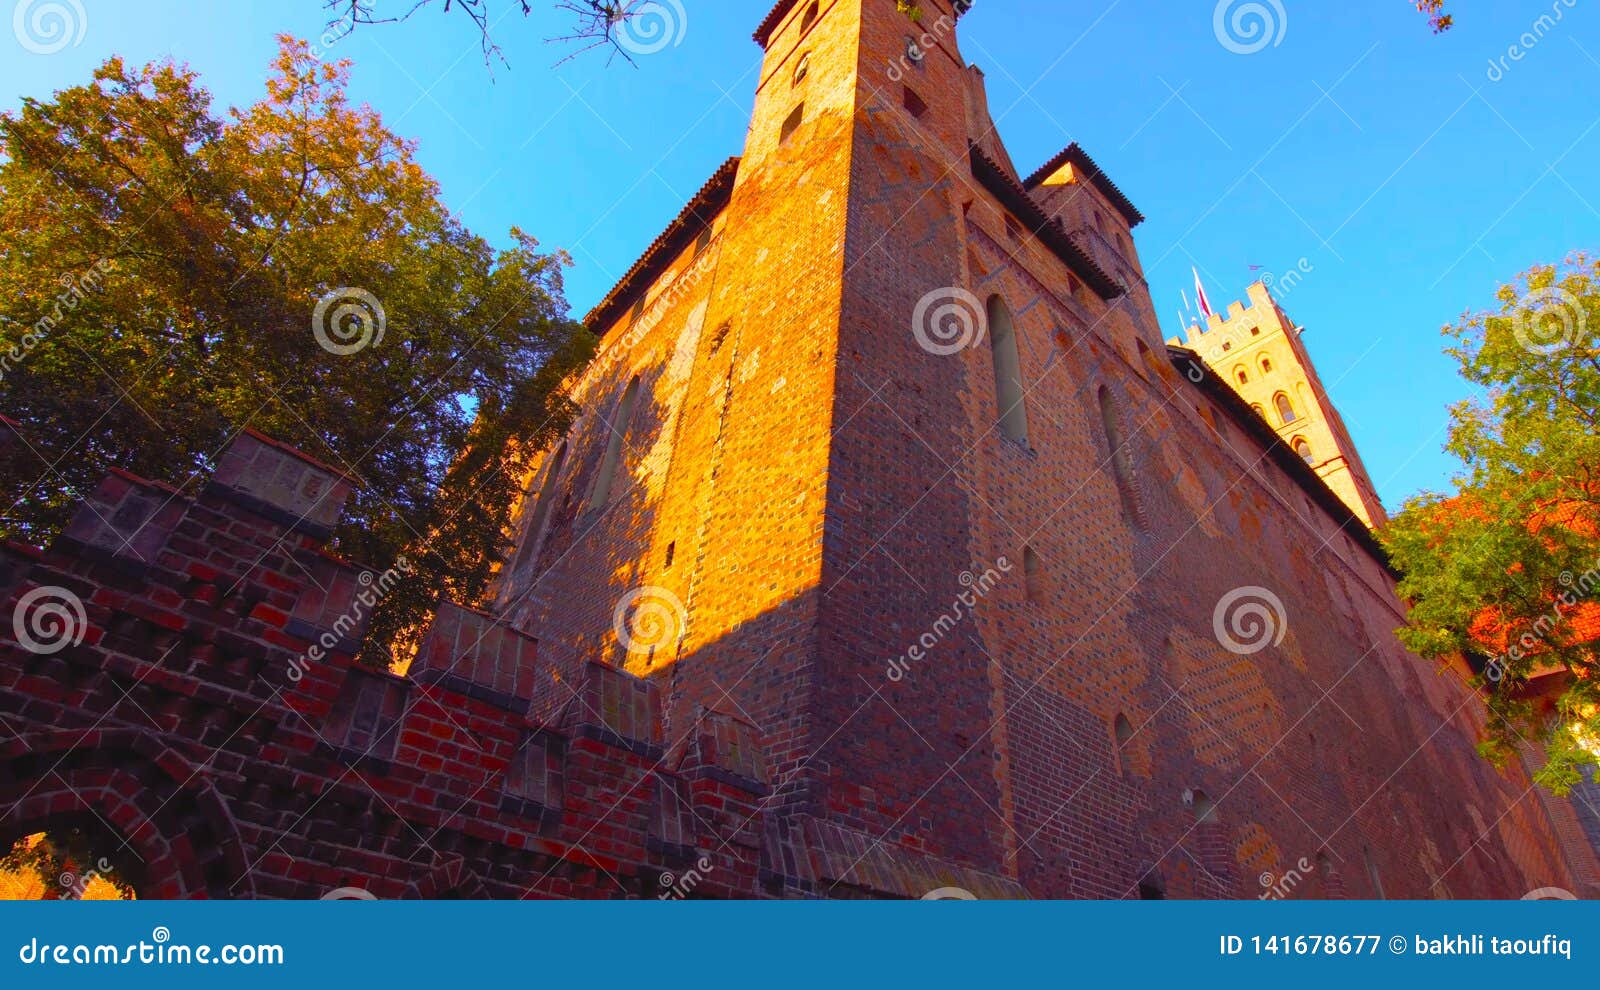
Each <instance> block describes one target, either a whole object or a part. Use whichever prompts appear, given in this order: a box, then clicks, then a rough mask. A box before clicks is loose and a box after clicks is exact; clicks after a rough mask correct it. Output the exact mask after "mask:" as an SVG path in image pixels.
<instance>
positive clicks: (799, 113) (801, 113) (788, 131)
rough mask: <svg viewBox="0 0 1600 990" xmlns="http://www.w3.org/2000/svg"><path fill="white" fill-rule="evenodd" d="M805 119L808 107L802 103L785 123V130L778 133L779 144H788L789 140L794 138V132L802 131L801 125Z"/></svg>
mask: <svg viewBox="0 0 1600 990" xmlns="http://www.w3.org/2000/svg"><path fill="white" fill-rule="evenodd" d="M805 119H806V105H805V104H804V103H802V104H800V105H799V106H797V107H795V108H794V112H793V113H791V114H789V117H788V119H786V120H785V121H784V122H783V129H782V130H780V131H779V132H778V143H779V144H788V143H789V139H790V138H792V137H794V132H795V131H798V130H799V129H800V125H801V123H803V122H804V121H805Z"/></svg>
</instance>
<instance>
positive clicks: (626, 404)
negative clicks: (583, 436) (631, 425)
mask: <svg viewBox="0 0 1600 990" xmlns="http://www.w3.org/2000/svg"><path fill="white" fill-rule="evenodd" d="M638 398H639V376H638V375H634V376H633V379H632V380H631V381H629V382H628V387H627V388H626V389H625V390H624V391H623V393H622V401H620V402H618V403H617V408H616V410H615V411H614V412H613V413H612V415H611V421H610V422H609V423H607V424H606V428H607V429H608V430H609V432H610V436H609V437H608V438H607V439H606V452H605V456H604V457H602V458H601V459H600V474H599V475H598V476H597V477H596V478H595V482H594V494H593V495H592V496H590V498H589V508H590V509H598V508H600V507H601V506H603V505H605V504H606V503H607V502H608V501H610V500H611V487H612V483H613V482H614V481H615V480H616V476H617V465H618V464H619V463H620V462H621V460H622V442H623V441H624V440H626V439H627V437H628V421H629V420H631V419H633V407H634V404H635V403H636V402H637V401H638Z"/></svg>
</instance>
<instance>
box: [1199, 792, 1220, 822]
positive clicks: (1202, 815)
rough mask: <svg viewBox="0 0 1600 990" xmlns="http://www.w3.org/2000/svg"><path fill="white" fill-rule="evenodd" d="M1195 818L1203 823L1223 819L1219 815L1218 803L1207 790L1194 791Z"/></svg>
mask: <svg viewBox="0 0 1600 990" xmlns="http://www.w3.org/2000/svg"><path fill="white" fill-rule="evenodd" d="M1194 820H1195V821H1196V822H1199V823H1200V824H1202V825H1210V824H1213V823H1215V822H1218V821H1221V819H1219V818H1218V817H1217V803H1216V802H1215V801H1213V800H1211V798H1210V796H1208V795H1207V794H1206V792H1205V791H1195V792H1194Z"/></svg>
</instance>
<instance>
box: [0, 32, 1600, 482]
mask: <svg viewBox="0 0 1600 990" xmlns="http://www.w3.org/2000/svg"><path fill="white" fill-rule="evenodd" d="M47 2H48V0H20V2H19V0H0V6H4V7H9V8H11V13H12V14H13V27H15V23H16V15H17V10H18V9H19V8H29V9H32V7H39V6H42V5H44V4H46V3H47ZM57 2H60V3H63V4H64V5H65V7H66V9H68V10H69V15H70V16H71V17H72V18H73V21H74V30H73V32H72V34H71V35H70V36H69V42H76V43H75V44H73V43H69V44H68V45H67V47H65V48H64V49H63V50H61V51H58V52H54V53H51V54H37V53H34V52H31V51H29V50H27V49H26V48H25V47H24V46H23V45H22V44H21V43H20V42H19V41H18V39H17V37H16V32H15V30H14V31H12V32H0V108H6V109H9V108H12V107H15V106H16V105H17V103H18V101H19V99H20V98H21V97H22V96H24V95H28V96H37V97H43V96H47V95H48V94H49V93H50V92H52V91H53V90H55V89H58V88H60V87H62V86H65V85H71V84H74V83H78V82H81V81H83V80H85V79H86V78H87V77H88V74H89V73H90V71H91V70H92V68H93V67H94V66H95V65H96V64H97V63H98V62H100V61H101V60H103V59H104V58H106V57H107V56H109V55H111V54H113V53H120V54H122V55H123V56H124V57H126V58H127V59H129V60H130V61H134V62H143V61H148V60H152V59H161V58H166V57H169V56H170V57H172V58H174V59H176V60H178V61H180V62H187V63H189V64H190V65H192V66H193V67H194V68H195V69H197V70H198V71H199V72H200V73H201V75H202V77H203V79H204V82H205V84H206V85H207V86H208V88H209V89H210V90H211V92H212V93H213V95H214V96H215V98H216V100H217V102H218V104H219V106H228V105H236V104H241V103H248V102H251V101H253V100H254V99H256V98H257V97H258V96H259V94H260V92H261V82H262V79H263V77H264V75H265V71H266V66H267V64H268V61H269V60H270V58H271V55H272V53H273V50H274V47H275V43H274V41H273V36H274V35H275V34H276V33H277V32H280V31H287V32H292V33H296V34H299V35H301V36H303V37H313V38H314V37H315V36H317V35H318V34H320V33H321V32H322V30H323V25H324V22H325V20H326V17H327V12H326V11H325V10H324V9H323V8H322V5H321V0H277V2H270V3H269V2H266V0H258V2H236V3H226V4H224V3H216V2H209V3H198V2H181V0H159V2H141V3H133V2H126V0H57ZM489 2H490V4H491V6H492V8H494V14H495V16H501V15H502V14H503V15H504V16H503V18H502V19H501V20H500V21H499V23H498V24H497V26H496V30H495V34H496V38H497V40H498V41H499V42H500V44H501V46H502V48H503V49H504V52H505V55H506V57H507V59H508V60H509V62H510V66H509V67H507V66H503V65H499V64H496V65H495V66H494V67H493V71H492V72H491V71H490V69H489V68H486V67H485V65H484V61H483V58H482V56H481V54H480V52H479V50H478V47H477V46H478V39H477V35H476V33H475V30H474V29H473V28H472V26H471V25H470V24H469V23H468V22H467V21H466V20H465V18H462V17H460V16H459V15H457V14H451V15H449V16H448V17H447V16H445V15H443V14H441V13H438V12H435V11H428V10H425V11H422V12H420V13H418V14H416V15H415V16H414V17H413V19H412V20H411V22H409V23H408V24H404V25H401V26H395V27H387V26H386V27H371V28H362V29H360V30H358V31H357V32H356V33H355V34H354V35H353V36H351V37H349V38H347V39H344V40H342V41H340V42H339V43H338V44H337V45H335V46H334V47H333V49H332V52H331V54H333V55H335V56H339V57H346V58H349V59H351V60H353V61H354V63H355V68H354V80H353V90H354V93H355V96H356V97H357V98H358V99H361V100H365V101H367V102H369V103H370V104H371V105H372V106H374V107H375V108H377V109H378V110H379V111H380V112H381V113H382V114H383V115H384V118H385V121H386V123H387V124H388V125H389V126H390V127H391V128H392V129H393V130H395V131H397V132H398V133H400V134H403V135H406V136H408V137H412V138H415V139H416V140H418V141H419V142H420V150H419V157H420V159H421V161H422V163H423V164H424V166H425V167H426V168H427V169H428V170H429V171H430V172H432V173H433V175H434V176H435V177H437V178H438V179H439V181H440V183H441V184H442V186H443V190H444V196H445V200H446V202H447V203H448V204H449V205H450V207H451V208H452V209H454V210H456V211H457V212H458V213H460V214H461V216H462V217H463V219H464V220H465V222H466V223H467V224H468V226H469V227H471V228H472V229H473V230H475V231H477V232H478V233H480V234H483V235H484V236H486V237H489V238H490V239H491V240H494V241H496V242H503V241H504V240H505V239H506V238H505V233H506V231H507V229H508V228H509V227H511V226H512V225H513V224H516V225H520V226H522V227H523V228H525V229H526V230H528V231H529V232H530V233H532V234H534V235H535V236H537V237H538V238H540V240H541V241H543V242H544V243H545V244H546V245H548V246H551V247H564V248H566V249H567V250H569V251H570V252H571V253H572V255H573V258H574V260H575V262H576V266H575V267H574V268H573V269H572V271H571V272H570V273H569V277H568V296H569V298H570V300H571V302H572V304H573V308H574V310H575V311H577V313H579V314H582V313H583V312H586V311H587V310H588V308H589V307H590V306H591V305H592V304H593V303H594V302H595V301H596V300H598V299H599V298H600V297H601V296H602V295H603V294H604V293H605V291H606V289H607V288H609V287H610V285H611V283H612V282H613V281H614V280H615V279H616V278H617V277H618V276H619V275H620V274H621V273H622V272H624V271H625V270H626V269H627V268H628V266H629V265H630V264H632V262H633V260H634V259H635V258H636V257H637V256H638V254H639V253H640V252H641V251H642V250H643V249H644V247H645V246H646V245H647V244H648V243H649V242H650V240H651V239H652V238H654V237H655V235H656V234H657V233H659V232H660V230H661V229H662V228H663V227H664V226H665V225H666V223H667V222H668V221H669V220H670V219H671V218H672V217H673V216H674V215H676V213H677V212H678V211H679V209H681V207H682V205H683V202H684V201H685V200H686V199H687V198H688V197H689V196H690V195H692V194H693V192H694V191H695V190H696V189H697V188H699V186H700V185H701V184H702V183H703V182H704V181H705V179H706V178H707V177H708V176H709V175H710V174H711V172H712V170H713V169H714V168H715V167H716V166H717V164H719V163H720V162H721V161H722V160H723V159H725V158H726V157H728V156H729V155H732V154H737V153H738V152H739V151H740V149H741V147H742V144H743V138H744V130H745V124H746V121H747V117H748V113H749V109H750V104H751V100H752V93H753V88H754V74H755V70H756V68H757V66H758V64H759V58H760V52H759V50H758V49H757V47H756V46H755V44H754V43H753V42H752V41H751V40H750V34H751V32H752V30H753V29H754V27H755V25H756V24H757V23H758V22H759V21H760V19H761V17H762V16H763V15H764V14H765V13H766V10H767V9H768V3H767V0H758V2H749V0H738V2H736V0H681V3H682V5H683V7H684V9H685V14H686V16H685V17H684V19H683V21H682V23H681V24H680V25H679V30H678V31H677V32H676V33H675V35H674V38H675V40H676V41H677V44H674V45H670V46H668V47H666V48H664V49H663V50H662V51H660V52H656V53H654V54H650V55H647V56H643V57H641V58H639V59H638V66H637V68H633V67H629V66H628V65H627V64H625V63H622V62H615V63H613V64H611V65H609V66H608V65H607V64H606V61H605V59H604V57H603V56H601V55H596V54H590V55H586V56H580V57H579V58H578V59H576V60H574V61H570V62H567V63H565V64H562V65H559V66H558V65H556V63H557V61H558V60H559V59H560V58H561V57H562V56H563V55H564V54H566V53H568V52H569V51H570V49H569V48H563V47H561V46H557V45H550V44H547V43H545V41H544V39H545V38H547V37H551V36H555V35H558V34H560V33H562V29H563V27H564V26H565V25H566V22H565V20H564V19H563V18H562V17H561V16H560V15H559V14H558V13H556V12H554V11H549V10H545V9H543V8H544V7H546V6H548V3H545V4H536V6H539V7H540V8H541V9H540V10H539V11H538V12H537V13H536V15H535V16H534V17H533V18H531V19H528V20H524V19H523V18H522V17H521V16H520V15H519V14H516V13H506V12H507V11H510V10H511V9H512V8H513V7H514V6H515V4H514V0H489ZM74 3H76V4H78V5H80V7H81V9H82V11H83V16H82V18H81V19H79V18H78V17H77V15H76V13H75V12H73V11H72V9H71V8H72V5H73V4H74ZM1224 3H1226V4H1231V7H1230V8H1228V9H1231V8H1232V7H1240V6H1248V3H1246V2H1245V0H1224ZM1569 3H1570V4H1571V6H1568V4H1569ZM29 4H32V7H29ZM378 4H379V8H380V10H381V9H383V8H385V7H387V8H392V9H395V10H404V9H405V8H407V7H409V6H410V0H378ZM1274 5H1276V6H1277V7H1278V8H1279V9H1281V10H1282V16H1281V17H1280V16H1279V15H1278V13H1277V12H1276V10H1273V9H1272V8H1273V6H1274ZM1259 6H1260V7H1262V9H1266V10H1267V11H1268V16H1269V17H1270V19H1271V20H1272V21H1273V22H1274V29H1273V30H1272V31H1271V33H1270V36H1269V38H1268V40H1269V42H1275V43H1268V44H1266V45H1265V47H1263V48H1262V50H1260V51H1256V52H1253V53H1248V54H1241V53H1238V52H1236V51H1233V50H1230V47H1229V45H1225V44H1224V43H1222V42H1221V41H1219V36H1218V31H1217V29H1216V23H1215V20H1214V14H1215V13H1216V8H1217V4H1215V3H1213V2H1212V0H1070V2H1062V0H980V2H979V3H978V4H977V6H976V7H975V9H974V11H973V13H972V14H971V15H969V17H968V18H967V19H966V20H965V21H964V22H963V27H962V35H961V45H962V50H963V52H964V54H965V55H966V57H967V58H968V60H969V61H971V62H974V63H976V64H977V65H979V66H981V67H982V68H983V69H984V71H985V72H986V74H987V76H988V80H989V89H990V92H989V97H990V106H991V109H992V111H993V112H994V114H995V115H996V117H997V119H998V124H999V129H1000V133H1001V135H1002V137H1003V138H1004V139H1005V140H1006V142H1007V144H1008V146H1009V148H1010V150H1011V153H1012V156H1013V158H1014V159H1015V160H1016V162H1017V165H1018V167H1019V168H1020V169H1022V170H1023V171H1024V172H1028V171H1031V170H1032V169H1033V168H1034V167H1035V166H1036V165H1038V164H1039V163H1040V162H1042V161H1043V160H1045V159H1046V158H1047V157H1049V156H1050V155H1051V154H1053V153H1054V152H1056V151H1057V150H1059V149H1060V148H1061V147H1063V146H1064V145H1066V144H1067V143H1068V142H1069V141H1073V140H1076V141H1078V142H1079V143H1081V144H1082V145H1083V146H1084V147H1085V148H1086V149H1088V150H1089V152H1090V153H1091V154H1092V155H1094V156H1095V158H1096V159H1097V160H1098V161H1099V162H1100V164H1101V166H1102V167H1104V168H1105V169H1106V170H1107V171H1108V172H1109V173H1110V174H1111V175H1112V176H1113V177H1114V178H1115V180H1116V181H1117V182H1118V184H1119V185H1120V186H1121V187H1122V189H1123V190H1124V191H1125V192H1126V193H1127V194H1128V195H1129V196H1130V197H1131V198H1132V199H1133V201H1134V202H1135V203H1136V204H1137V205H1138V206H1139V207H1140V209H1141V210H1143V212H1144V213H1145V214H1146V216H1148V217H1149V221H1148V222H1147V223H1146V224H1145V225H1144V226H1142V227H1141V228H1139V230H1138V232H1137V234H1136V240H1137V243H1138V247H1139V251H1140V254H1141V256H1142V257H1143V258H1144V260H1145V265H1146V269H1147V272H1146V274H1147V277H1148V278H1149V281H1150V285H1151V289H1152V292H1153V293H1154V295H1155V297H1156V302H1157V311H1158V313H1160V314H1162V315H1163V317H1164V320H1165V323H1166V325H1165V326H1164V329H1165V330H1166V332H1167V334H1168V335H1169V336H1172V335H1176V334H1177V333H1178V332H1179V327H1178V325H1177V324H1178V310H1179V308H1180V306H1181V303H1180V301H1179V291H1180V290H1181V289H1186V288H1188V286H1189V285H1190V284H1191V282H1192V276H1191V275H1190V266H1191V265H1195V266H1198V267H1199V268H1200V270H1201V272H1202V273H1203V275H1204V276H1205V278H1206V281H1207V287H1208V291H1209V293H1210V295H1211V298H1212V301H1213V303H1214V304H1216V305H1218V306H1221V305H1224V304H1225V303H1226V301H1227V300H1229V299H1233V298H1236V297H1240V296H1242V294H1243V288H1244V286H1245V285H1246V284H1248V283H1249V282H1250V281H1251V280H1253V279H1254V278H1255V277H1257V276H1258V275H1259V274H1261V273H1263V272H1266V273H1274V274H1276V275H1283V274H1285V273H1287V272H1289V271H1291V270H1294V269H1296V268H1298V269H1299V270H1301V271H1302V272H1307V274H1304V276H1303V281H1301V282H1300V283H1299V284H1297V285H1295V286H1294V287H1293V289H1292V291H1291V292H1289V293H1288V294H1287V295H1286V296H1285V298H1284V299H1283V303H1284V306H1285V308H1286V309H1287V310H1288V311H1289V313H1290V314H1291V315H1292V316H1293V317H1294V318H1295V319H1296V320H1298V321H1299V322H1300V323H1302V324H1303V325H1305V326H1306V327H1307V328H1308V336H1307V343H1308V345H1309V346H1310V348H1311V350H1312V353H1313V355H1314V356H1315V358H1316V360H1317V362H1318V367H1319V369H1320V370H1321V372H1322V376H1323V378H1324V380H1325V381H1326V382H1327V383H1328V385H1329V387H1330V391H1331V392H1332V393H1333V396H1334V399H1335V401H1336V402H1337V403H1338V404H1339V406H1340V408H1341V409H1342V410H1343V412H1344V414H1345V417H1346V419H1347V420H1348V422H1349V425H1350V427H1351V429H1352V431H1353V432H1354V434H1355V436H1356V440H1357V444H1358V446H1359V447H1360V449H1361V451H1362V454H1363V456H1364V457H1365V459H1366V461H1367V464H1368V467H1369V469H1370V470H1371V472H1372V475H1373V478H1374V480H1375V481H1376V483H1377V485H1378V488H1379V491H1380V493H1381V494H1382V495H1383V497H1384V499H1385V501H1386V502H1387V503H1389V505H1390V506H1391V508H1394V507H1396V506H1397V505H1398V504H1399V502H1400V501H1401V500H1402V499H1403V498H1405V497H1406V496H1408V495H1410V494H1412V493H1414V492H1416V491H1418V490H1421V489H1424V488H1440V487H1443V486H1444V485H1445V484H1446V483H1447V480H1448V478H1449V477H1450V475H1451V473H1452V471H1453V470H1454V464H1453V463H1452V461H1451V460H1450V458H1449V457H1448V456H1447V455H1446V454H1444V453H1443V452H1442V450H1441V449H1440V448H1441V444H1442V443H1443V439H1444V426H1445V422H1446V408H1447V406H1448V405H1449V404H1450V403H1452V402H1455V401H1458V400H1460V399H1461V398H1464V397H1465V396H1467V395H1468V394H1469V393H1468V388H1467V386H1466V385H1465V383H1463V382H1461V381H1460V380H1459V379H1458V378H1457V377H1456V376H1455V374H1454V369H1453V365H1452V363H1451V362H1450V361H1449V359H1448V358H1446V357H1444V356H1443V355H1442V354H1441V351H1440V348H1441V343H1442V341H1441V338H1440V335H1439V329H1440V327H1442V326H1443V325H1444V324H1446V323H1449V322H1451V321H1452V320H1454V319H1455V318H1456V317H1457V316H1459V315H1460V314H1462V313H1463V312H1465V311H1467V310H1469V309H1479V308H1482V307H1485V306H1487V305H1489V304H1490V303H1491V301H1492V296H1493V293H1494V291H1495V289H1496V287H1497V286H1498V285H1500V284H1501V283H1503V282H1505V281H1508V280H1510V279H1512V278H1513V277H1514V276H1516V275H1517V274H1518V273H1519V272H1521V271H1523V270H1524V269H1526V268H1527V267H1528V266H1529V265H1531V264H1534V263H1537V262H1548V261H1556V260H1559V259H1561V258H1562V257H1564V256H1565V255H1566V254H1568V253H1569V252H1571V251H1572V250H1575V249H1579V248H1589V249H1594V248H1597V247H1600V244H1597V241H1600V212H1597V210H1600V101H1597V100H1596V99H1595V98H1594V96H1593V94H1594V93H1595V92H1596V90H1597V89H1600V10H1596V9H1595V5H1594V4H1591V3H1586V2H1584V0H1532V2H1525V0H1451V6H1452V7H1453V8H1454V9H1455V12H1456V16H1457V21H1458V26H1457V27H1456V29H1455V30H1453V31H1451V32H1449V33H1448V34H1446V35H1443V36H1439V37H1435V36H1433V35H1432V34H1430V32H1429V30H1428V27H1427V24H1426V22H1425V20H1424V19H1423V18H1422V17H1421V16H1420V15H1418V14H1416V13H1415V11H1414V10H1413V9H1412V5H1411V3H1410V2H1409V0H1351V2H1346V3H1329V2H1325V0H1320V2H1313V0H1261V2H1260V3H1259ZM26 12H27V11H24V13H26ZM1224 12H1225V13H1226V10H1225V11H1224ZM1541 15H1548V18H1549V19H1548V20H1546V21H1545V22H1544V23H1543V24H1542V25H1540V23H1539V18H1540V17H1541ZM80 31H81V38H80V37H79V32H80ZM1222 34H1223V36H1224V37H1228V39H1229V41H1230V43H1231V46H1232V48H1235V49H1237V48H1245V47H1250V40H1249V39H1247V38H1244V37H1243V36H1242V35H1234V36H1230V35H1228V32H1227V31H1223V32H1222ZM1519 39H1520V40H1519ZM1528 40H1532V42H1533V44H1531V45H1525V42H1527V41H1528ZM1513 45H1518V46H1519V48H1521V49H1522V55H1521V57H1520V58H1513V57H1510V52H1511V47H1512V46H1513ZM35 47H38V46H37V45H35ZM1492 63H1494V64H1495V67H1494V68H1493V69H1491V64H1492ZM1252 265H1259V266H1261V270H1260V271H1259V272H1256V271H1252V270H1251V268H1250V266H1252Z"/></svg>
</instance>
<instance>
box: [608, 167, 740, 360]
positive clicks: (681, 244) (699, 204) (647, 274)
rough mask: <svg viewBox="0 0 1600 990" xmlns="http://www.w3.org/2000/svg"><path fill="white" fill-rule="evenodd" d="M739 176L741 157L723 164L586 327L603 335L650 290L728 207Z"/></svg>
mask: <svg viewBox="0 0 1600 990" xmlns="http://www.w3.org/2000/svg"><path fill="white" fill-rule="evenodd" d="M738 174H739V159H738V158H730V159H728V160H727V161H725V162H723V163H722V167H720V168H718V169H717V171H716V172H715V173H713V174H712V176H711V178H710V179H708V180H707V181H706V184H705V185H704V186H701V187H700V191H699V192H697V193H695V194H694V198H693V199H691V200H689V205H688V206H685V207H684V208H683V212H682V213H680V214H678V217H677V219H675V220H673V221H672V223H670V224H668V225H667V229H666V230H663V231H662V232H661V234H660V235H659V236H658V237H657V238H656V239H655V240H654V241H652V242H651V243H650V246H649V247H648V248H646V249H645V252H644V254H643V255H642V256H641V257H640V258H639V260H638V261H636V262H634V263H633V267H632V268H630V269H628V273H627V274H626V275H624V276H622V280H621V281H620V282H618V283H617V284H616V285H615V286H614V287H613V288H612V290H611V291H610V292H608V293H607V294H606V297H605V298H604V299H602V300H600V302H599V304H598V305H596V306H595V308H594V309H591V310H590V311H589V315H588V316H585V317H584V318H583V325H584V326H586V327H588V328H589V329H590V330H591V331H593V332H594V333H596V334H599V333H602V332H603V331H604V330H605V328H606V327H607V326H609V325H610V324H611V323H612V322H613V321H614V320H615V318H616V316H617V315H618V314H619V313H621V312H622V311H623V310H625V309H626V308H627V307H629V306H631V305H632V304H633V303H634V301H635V300H636V299H638V298H639V296H641V295H642V294H643V293H644V292H645V291H647V290H648V289H649V288H650V284H651V283H652V282H654V281H655V280H656V277H657V276H659V275H660V274H661V272H662V270H663V269H665V268H666V266H667V265H668V264H670V263H671V261H672V259H673V258H675V257H677V255H678V252H679V251H681V250H683V248H685V247H687V246H688V244H689V243H690V242H691V241H693V240H694V239H695V238H696V237H699V236H700V234H701V232H702V231H704V230H705V229H706V227H707V226H709V225H710V224H711V221H713V220H715V219H716V217H717V214H719V213H721V212H722V209H723V207H725V206H727V205H728V199H729V197H731V196H732V195H733V180H734V178H735V177H736V176H737V175H738Z"/></svg>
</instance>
